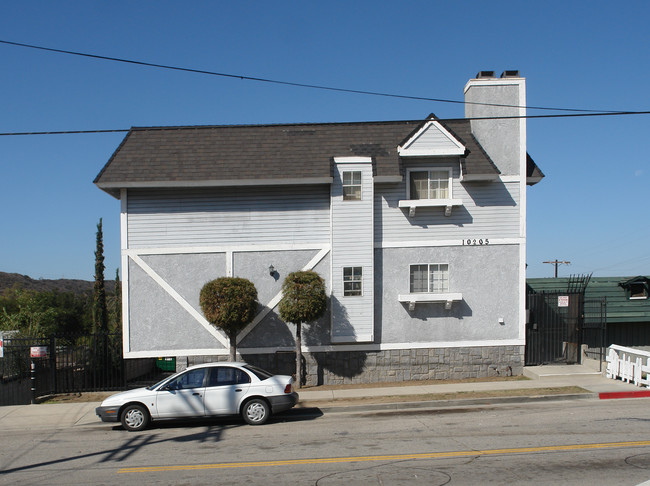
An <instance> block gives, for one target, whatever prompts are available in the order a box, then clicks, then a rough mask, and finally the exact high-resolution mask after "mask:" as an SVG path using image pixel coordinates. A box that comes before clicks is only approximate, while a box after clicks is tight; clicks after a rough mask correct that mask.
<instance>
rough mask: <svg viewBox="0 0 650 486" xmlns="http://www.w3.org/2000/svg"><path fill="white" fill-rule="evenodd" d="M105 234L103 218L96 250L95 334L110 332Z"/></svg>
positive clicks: (98, 225) (98, 231)
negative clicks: (105, 281)
mask: <svg viewBox="0 0 650 486" xmlns="http://www.w3.org/2000/svg"><path fill="white" fill-rule="evenodd" d="M104 268H105V267H104V233H103V231H102V218H99V223H98V224H97V237H96V249H95V285H94V288H93V323H94V326H95V327H94V330H95V332H97V331H101V332H104V333H106V332H108V309H107V306H106V286H105V284H104Z"/></svg>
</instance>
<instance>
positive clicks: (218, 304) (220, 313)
mask: <svg viewBox="0 0 650 486" xmlns="http://www.w3.org/2000/svg"><path fill="white" fill-rule="evenodd" d="M199 303H200V304H201V310H203V314H204V315H205V318H206V319H207V320H208V322H209V323H210V324H212V325H213V326H216V327H218V328H220V329H222V330H223V331H224V332H225V333H226V335H227V336H228V339H229V340H230V361H236V360H237V334H239V332H240V331H241V330H242V329H244V328H245V327H246V326H247V325H248V324H249V323H250V322H252V320H253V319H254V318H255V314H256V313H257V289H256V288H255V285H253V283H252V282H251V281H250V280H246V279H245V278H237V277H221V278H218V279H216V280H212V281H210V282H208V283H206V284H205V285H204V286H203V288H202V289H201V294H200V296H199Z"/></svg>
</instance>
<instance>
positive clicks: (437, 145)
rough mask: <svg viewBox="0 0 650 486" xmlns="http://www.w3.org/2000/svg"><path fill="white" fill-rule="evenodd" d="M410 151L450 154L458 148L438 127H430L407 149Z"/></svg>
mask: <svg viewBox="0 0 650 486" xmlns="http://www.w3.org/2000/svg"><path fill="white" fill-rule="evenodd" d="M406 148H407V149H409V150H416V151H421V152H444V151H447V152H450V153H453V151H454V150H457V149H458V147H457V146H456V144H454V143H453V142H452V141H451V140H450V139H449V137H448V136H447V135H446V134H444V133H442V132H441V131H440V130H439V129H438V127H437V126H435V125H429V127H428V128H427V129H426V130H425V131H424V132H422V133H421V134H420V135H419V136H418V137H417V138H416V139H415V140H413V141H412V143H410V144H409V145H408V146H407V147H406Z"/></svg>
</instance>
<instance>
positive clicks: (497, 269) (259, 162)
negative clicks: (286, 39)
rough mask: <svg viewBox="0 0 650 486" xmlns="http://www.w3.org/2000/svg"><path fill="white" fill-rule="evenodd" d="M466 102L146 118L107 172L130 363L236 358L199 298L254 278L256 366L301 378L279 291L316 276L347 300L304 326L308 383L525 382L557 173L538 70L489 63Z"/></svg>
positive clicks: (250, 353) (102, 181)
mask: <svg viewBox="0 0 650 486" xmlns="http://www.w3.org/2000/svg"><path fill="white" fill-rule="evenodd" d="M465 98H466V102H468V103H466V119H460V120H439V119H437V118H436V117H435V116H434V115H430V116H429V117H427V118H426V119H424V120H416V121H385V122H363V123H327V124H283V125H251V126H197V127H150V128H133V129H132V130H131V131H130V132H129V133H128V135H127V136H126V137H125V139H124V141H123V142H122V144H121V145H120V146H119V147H118V149H117V150H116V151H115V153H114V154H113V156H112V157H111V159H110V160H109V161H108V163H107V164H106V166H105V167H104V168H103V170H102V171H101V173H100V174H99V175H98V176H97V178H96V180H95V183H96V184H97V185H98V186H99V187H100V188H101V189H102V190H104V191H106V192H107V193H109V194H111V195H112V196H114V197H116V198H119V199H120V201H121V208H122V209H121V227H122V235H121V240H122V241H121V247H122V274H123V280H124V285H123V293H124V294H123V303H124V304H123V305H124V309H123V316H124V350H125V351H124V352H125V356H126V357H127V358H129V357H134V358H135V357H149V356H151V357H159V356H174V357H177V358H178V361H177V365H178V366H184V365H186V364H192V363H194V362H198V361H203V360H211V359H225V358H226V357H227V355H228V342H227V339H226V337H225V335H223V334H222V333H221V332H220V331H219V330H217V329H215V328H213V327H212V326H211V325H210V324H209V323H208V322H207V321H206V320H205V318H204V317H203V315H202V313H201V310H200V307H199V291H200V289H201V287H202V286H203V284H204V283H206V282H207V281H209V280H212V279H214V278H217V277H220V276H238V277H244V278H247V279H249V280H251V281H252V282H253V283H254V284H255V286H256V288H257V289H258V293H259V301H260V304H261V305H260V309H259V314H258V315H257V317H256V318H255V320H254V321H253V322H252V323H251V324H250V325H249V326H248V328H246V329H245V330H244V331H243V332H242V333H240V335H239V337H238V351H239V353H240V354H241V356H242V359H244V360H246V361H252V362H254V363H256V364H260V365H262V366H264V367H267V368H269V369H271V370H272V371H276V372H278V371H283V372H290V371H291V361H292V359H293V357H292V356H291V351H292V350H293V347H294V332H295V327H294V326H293V325H287V324H286V323H284V322H282V321H281V320H280V319H279V318H278V315H277V312H276V311H277V304H278V302H279V301H280V298H281V292H280V288H281V285H282V281H283V278H284V276H286V275H287V274H288V273H290V272H292V271H296V270H301V269H313V270H315V271H316V272H318V273H319V274H320V275H321V276H322V277H323V278H324V279H325V280H326V282H327V286H328V293H329V297H330V300H329V306H328V312H327V314H326V316H325V317H323V318H322V319H321V320H320V321H319V322H316V323H313V324H311V325H309V326H305V332H304V337H303V344H304V350H303V352H304V355H305V359H306V367H305V369H306V373H307V375H306V381H307V383H308V384H321V383H325V384H327V383H352V382H373V381H401V380H409V379H430V378H431V379H444V378H466V377H479V376H487V375H495V374H520V373H521V372H522V367H523V354H524V345H525V342H524V341H525V339H524V338H525V253H526V186H527V184H529V185H531V184H534V183H536V182H538V181H539V180H541V178H542V177H543V175H542V173H541V172H540V171H539V169H538V168H537V167H536V166H535V164H534V163H533V161H532V159H531V158H530V157H529V156H528V154H527V152H526V119H525V118H523V116H524V115H525V114H526V108H525V80H524V78H522V77H519V73H518V72H509V71H506V72H504V74H503V75H502V76H501V77H500V78H497V77H494V76H493V75H492V74H491V73H485V72H482V73H479V76H477V78H475V79H471V80H470V81H469V82H468V83H467V85H466V86H465ZM494 117H508V118H500V119H495V118H494ZM477 118H484V119H482V120H479V119H477ZM270 266H273V268H274V270H275V272H274V273H273V274H271V272H270V271H269V267H270Z"/></svg>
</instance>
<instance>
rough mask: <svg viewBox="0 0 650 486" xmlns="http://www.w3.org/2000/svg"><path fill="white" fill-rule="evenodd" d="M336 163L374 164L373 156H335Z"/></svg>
mask: <svg viewBox="0 0 650 486" xmlns="http://www.w3.org/2000/svg"><path fill="white" fill-rule="evenodd" d="M334 163H335V164H372V157H334Z"/></svg>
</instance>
